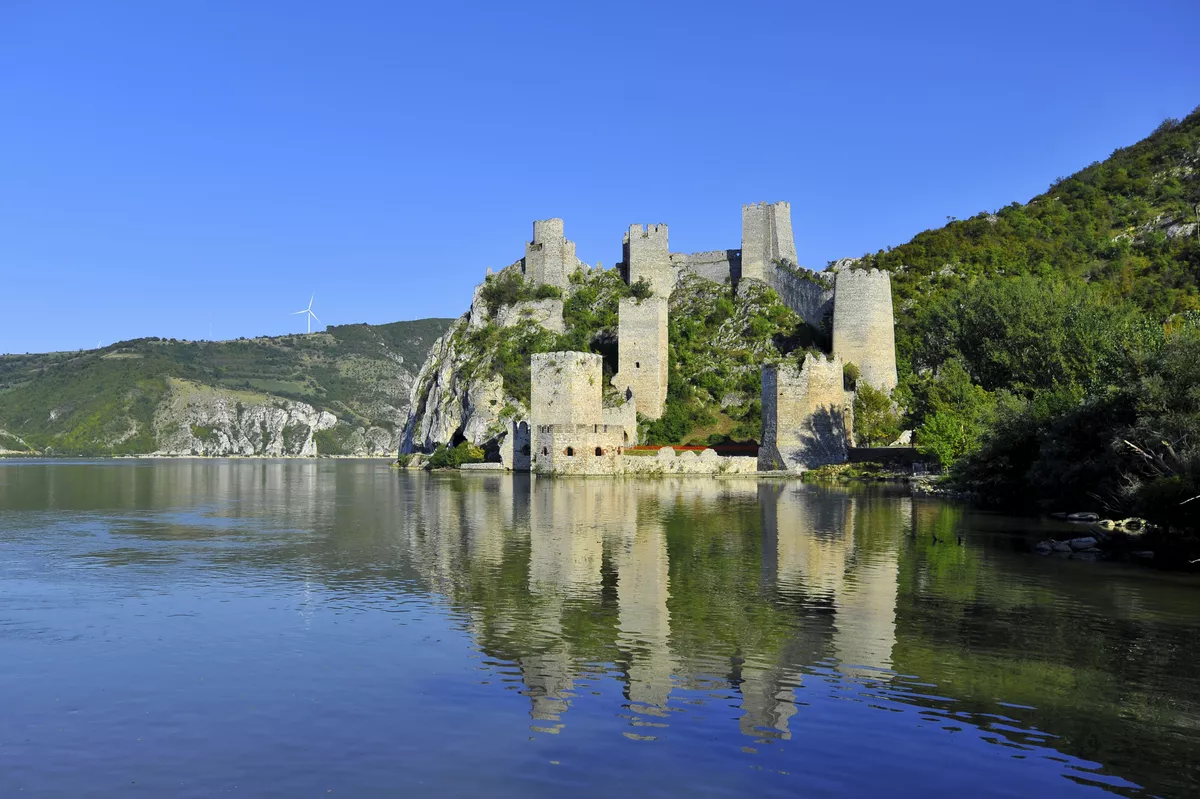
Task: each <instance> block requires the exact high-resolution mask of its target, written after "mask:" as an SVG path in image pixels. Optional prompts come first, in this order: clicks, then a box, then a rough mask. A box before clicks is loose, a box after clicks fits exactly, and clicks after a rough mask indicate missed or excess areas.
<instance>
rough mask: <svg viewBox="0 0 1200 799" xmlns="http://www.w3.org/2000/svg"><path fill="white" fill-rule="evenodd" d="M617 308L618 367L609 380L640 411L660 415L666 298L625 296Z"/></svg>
mask: <svg viewBox="0 0 1200 799" xmlns="http://www.w3.org/2000/svg"><path fill="white" fill-rule="evenodd" d="M619 308H620V317H619V321H618V324H617V358H618V366H619V371H618V372H617V374H616V375H614V376H613V379H612V384H613V385H614V386H616V387H617V388H618V389H619V390H621V391H626V392H629V391H632V392H633V399H634V402H635V403H636V407H637V412H638V413H639V414H641V415H642V416H644V417H646V418H647V419H659V418H661V417H662V414H663V406H664V405H665V404H666V401H667V312H668V304H667V299H666V297H664V296H660V295H656V296H654V297H650V298H649V299H646V300H641V301H639V300H637V299H634V298H632V297H627V298H625V299H623V300H621V302H620V306H619ZM597 357H598V356H597ZM535 385H536V380H535Z"/></svg>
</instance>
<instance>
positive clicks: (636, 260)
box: [619, 225, 675, 297]
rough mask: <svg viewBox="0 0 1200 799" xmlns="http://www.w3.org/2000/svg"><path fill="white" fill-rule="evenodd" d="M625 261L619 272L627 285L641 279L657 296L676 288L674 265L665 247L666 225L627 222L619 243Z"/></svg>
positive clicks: (665, 295)
mask: <svg viewBox="0 0 1200 799" xmlns="http://www.w3.org/2000/svg"><path fill="white" fill-rule="evenodd" d="M621 250H622V255H623V257H624V261H623V262H622V263H621V264H620V265H619V267H620V269H621V274H623V275H624V276H625V280H626V281H628V282H629V283H630V284H632V283H636V282H637V281H638V280H639V279H642V278H644V279H645V280H646V281H647V282H648V283H650V285H651V286H652V287H653V289H654V294H655V296H657V297H670V296H671V292H672V291H674V290H675V267H674V266H672V265H671V253H670V251H669V250H668V248H667V226H666V225H630V226H629V232H628V233H626V234H625V240H624V241H623V242H622V245H621Z"/></svg>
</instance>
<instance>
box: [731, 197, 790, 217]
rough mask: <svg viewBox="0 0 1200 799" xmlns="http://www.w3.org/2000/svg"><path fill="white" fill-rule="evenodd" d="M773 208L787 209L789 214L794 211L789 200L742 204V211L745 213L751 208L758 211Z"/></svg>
mask: <svg viewBox="0 0 1200 799" xmlns="http://www.w3.org/2000/svg"><path fill="white" fill-rule="evenodd" d="M772 208H780V209H783V210H784V211H787V213H789V214H790V213H791V212H792V204H791V203H790V202H788V201H787V200H779V201H778V202H773V203H768V202H760V203H749V204H745V205H743V206H742V213H745V212H746V211H747V210H750V209H754V210H757V211H769V210H770V209H772Z"/></svg>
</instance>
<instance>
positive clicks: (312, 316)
mask: <svg viewBox="0 0 1200 799" xmlns="http://www.w3.org/2000/svg"><path fill="white" fill-rule="evenodd" d="M316 298H317V295H316V294H315V293H314V294H313V295H312V296H311V297H309V298H308V307H307V308H305V309H304V310H303V311H295V312H293V313H292V316H295V315H296V314H302V313H303V314H308V332H309V333H311V332H312V320H314V319H317V315H316V314H315V313H313V311H312V304H313V300H315V299H316ZM317 321H318V322H320V321H321V320H320V319H317Z"/></svg>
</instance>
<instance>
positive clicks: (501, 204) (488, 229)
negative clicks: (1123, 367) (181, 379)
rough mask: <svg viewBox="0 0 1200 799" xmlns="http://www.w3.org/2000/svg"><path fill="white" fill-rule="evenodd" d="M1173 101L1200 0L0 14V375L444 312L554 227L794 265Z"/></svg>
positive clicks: (1063, 157)
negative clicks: (85, 358) (759, 246)
mask: <svg viewBox="0 0 1200 799" xmlns="http://www.w3.org/2000/svg"><path fill="white" fill-rule="evenodd" d="M1197 104H1200V3H1197V2H1195V0H1174V1H1172V0H1155V1H1151V2H1138V3H1131V2H1120V3H1118V2H1101V1H1100V0H1090V1H1087V2H1045V0H1038V1H1037V2H1028V1H1027V0H1017V1H1015V2H1007V3H988V4H982V3H967V2H946V3H920V2H914V3H897V2H890V1H889V2H858V3H854V2H839V3H821V4H816V3H805V2H796V1H795V0H792V1H791V2H741V3H732V2H722V3H709V2H698V1H697V0H688V1H687V2H669V3H666V2H664V3H636V2H634V3H627V2H623V1H622V2H611V1H610V2H607V3H586V4H585V3H569V2H561V1H560V2H554V3H536V4H535V3H516V2H509V3H503V2H501V3H497V2H489V3H478V4H476V3H470V2H459V3H421V4H417V3H404V2H390V1H385V0H379V1H377V2H372V1H369V0H349V1H348V2H343V3H330V2H315V1H314V2H269V1H268V0H255V1H254V2H243V0H217V1H215V2H214V1H211V0H205V1H204V2H201V1H200V0H171V2H161V1H160V0H110V1H109V2H91V1H90V0H78V1H77V2H55V1H54V0H0V314H2V316H0V352H26V351H41V350H51V349H77V348H86V347H92V346H95V344H96V342H97V341H103V342H105V343H110V342H113V341H116V340H120V339H126V338H133V337H137V336H149V335H158V336H164V337H175V338H189V339H195V338H208V337H209V336H210V330H211V336H212V337H215V338H233V337H237V336H241V335H245V336H251V335H259V334H277V333H284V332H294V331H299V330H303V320H302V317H298V316H295V317H294V316H289V315H288V314H289V312H290V311H294V310H296V309H299V308H302V307H304V305H305V304H307V302H308V298H309V295H310V294H311V293H312V292H314V291H315V292H316V295H317V296H316V304H315V310H316V312H317V314H318V315H319V316H320V318H321V320H322V321H323V322H324V323H327V324H340V323H347V322H359V321H365V322H389V321H396V320H400V319H412V318H420V317H426V316H455V315H457V314H459V313H461V312H462V311H463V310H465V308H466V306H467V303H468V302H469V299H470V296H471V289H472V287H473V286H474V284H475V283H477V282H478V281H479V280H480V279H481V278H482V276H483V274H484V271H485V269H486V268H487V267H488V266H492V267H502V266H504V265H506V264H508V263H511V262H513V261H514V260H516V259H518V258H520V257H521V255H522V254H523V243H524V242H525V240H526V239H527V238H528V237H529V236H530V233H531V222H532V221H533V220H534V219H539V218H545V217H550V216H561V217H563V218H564V219H565V220H566V226H567V235H568V237H569V238H571V239H574V240H575V241H576V242H578V246H579V255H580V257H581V258H583V259H584V260H586V261H588V262H591V263H595V262H596V261H597V260H599V261H602V262H603V263H604V265H605V266H611V265H612V264H613V262H614V261H616V260H617V257H618V256H619V254H620V243H621V233H622V231H623V230H624V229H625V228H626V227H627V226H628V225H629V224H630V223H632V222H667V223H668V224H670V226H671V244H672V250H674V251H679V252H693V251H698V250H708V249H719V248H726V247H737V246H738V245H739V240H740V231H739V227H740V206H741V204H742V203H747V202H755V201H759V200H779V199H786V200H790V201H791V203H792V216H793V224H794V227H795V233H796V247H797V250H798V251H799V256H800V260H801V262H802V263H804V264H805V265H808V266H814V267H823V266H824V265H825V264H826V263H827V262H828V261H829V260H831V259H834V258H838V257H842V256H852V255H860V254H862V253H863V252H864V251H869V250H876V249H879V248H881V247H885V246H887V245H895V244H900V243H902V242H904V241H907V240H908V239H909V238H911V237H912V236H913V235H914V234H915V233H917V232H919V231H921V230H923V229H926V228H930V227H936V226H938V225H941V224H943V223H944V222H945V219H946V217H947V216H948V215H954V216H958V217H966V216H969V215H971V214H973V213H976V212H979V211H981V210H985V209H986V210H991V209H995V208H997V207H1000V206H1002V205H1005V204H1007V203H1008V202H1011V201H1013V200H1021V201H1023V200H1026V199H1028V198H1029V197H1031V196H1032V195H1034V194H1037V193H1038V192H1041V191H1044V190H1045V188H1046V187H1047V185H1048V184H1049V183H1050V182H1051V181H1052V180H1053V179H1054V178H1055V177H1056V176H1058V175H1066V174H1070V173H1071V172H1073V171H1075V170H1077V169H1078V168H1080V167H1082V166H1085V165H1086V164H1088V163H1089V162H1091V161H1094V160H1098V159H1102V158H1105V157H1106V156H1107V155H1108V154H1109V153H1111V151H1112V150H1113V149H1114V148H1116V147H1119V146H1123V145H1127V144H1131V143H1133V142H1134V141H1136V140H1137V139H1139V138H1142V137H1143V136H1145V135H1146V134H1148V133H1149V132H1150V130H1152V129H1153V128H1154V127H1155V125H1157V124H1158V123H1159V122H1160V121H1161V120H1162V119H1163V118H1165V117H1168V116H1174V117H1180V116H1183V115H1186V114H1187V113H1188V112H1190V111H1191V110H1192V109H1193V108H1194V107H1196V105H1197Z"/></svg>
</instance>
